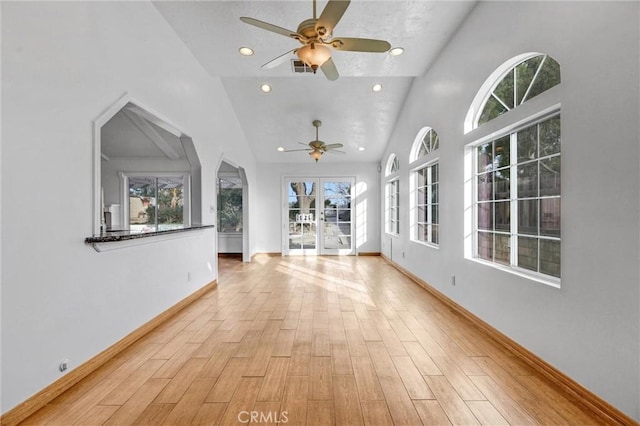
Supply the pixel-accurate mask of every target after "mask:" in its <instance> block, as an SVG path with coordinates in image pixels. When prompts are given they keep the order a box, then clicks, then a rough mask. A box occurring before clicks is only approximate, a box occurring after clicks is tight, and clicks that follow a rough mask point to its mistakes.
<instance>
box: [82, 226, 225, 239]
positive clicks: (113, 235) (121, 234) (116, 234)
mask: <svg viewBox="0 0 640 426" xmlns="http://www.w3.org/2000/svg"><path fill="white" fill-rule="evenodd" d="M214 227H215V225H192V226H188V227H185V228H178V229H168V230H165V231H148V232H136V233H132V232H131V231H127V230H116V231H105V232H103V233H101V234H99V235H94V236H92V237H87V238H85V239H84V242H85V244H95V243H110V242H116V241H127V240H135V239H138V238H148V237H154V236H158V235H167V234H176V233H180V232H189V231H198V230H201V229H210V228H214Z"/></svg>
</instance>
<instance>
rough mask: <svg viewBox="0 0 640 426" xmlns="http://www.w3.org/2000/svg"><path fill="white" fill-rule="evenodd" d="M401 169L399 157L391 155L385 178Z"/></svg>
mask: <svg viewBox="0 0 640 426" xmlns="http://www.w3.org/2000/svg"><path fill="white" fill-rule="evenodd" d="M399 168H400V162H399V161H398V157H397V156H396V155H395V154H391V155H389V159H388V160H387V167H386V168H385V173H384V175H385V176H389V175H391V174H393V173H396V172H397V171H398V169H399Z"/></svg>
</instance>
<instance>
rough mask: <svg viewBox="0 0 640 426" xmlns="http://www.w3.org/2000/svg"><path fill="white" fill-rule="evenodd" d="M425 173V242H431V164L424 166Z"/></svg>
mask: <svg viewBox="0 0 640 426" xmlns="http://www.w3.org/2000/svg"><path fill="white" fill-rule="evenodd" d="M426 174H427V179H426V184H427V188H426V189H427V190H426V191H425V195H426V197H427V198H426V199H425V200H424V201H425V203H424V204H425V208H426V209H427V223H426V225H427V242H432V241H433V238H432V235H431V232H432V228H433V227H432V226H431V224H432V223H433V217H432V216H431V195H432V192H433V187H432V183H433V179H432V177H431V166H429V167H427V168H426Z"/></svg>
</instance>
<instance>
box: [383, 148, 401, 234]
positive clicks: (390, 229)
mask: <svg viewBox="0 0 640 426" xmlns="http://www.w3.org/2000/svg"><path fill="white" fill-rule="evenodd" d="M399 169H400V162H399V160H398V157H397V156H396V155H395V154H390V155H389V159H388V160H387V166H386V167H385V176H386V177H387V184H386V185H385V206H386V209H385V213H386V214H385V216H386V218H385V224H386V226H385V228H386V231H387V233H389V234H394V235H398V234H399V233H400V220H399V218H400V212H399V210H400V181H399V177H398V171H399Z"/></svg>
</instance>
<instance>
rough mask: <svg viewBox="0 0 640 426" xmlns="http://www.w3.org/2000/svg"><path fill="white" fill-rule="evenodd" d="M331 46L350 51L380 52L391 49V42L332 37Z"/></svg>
mask: <svg viewBox="0 0 640 426" xmlns="http://www.w3.org/2000/svg"><path fill="white" fill-rule="evenodd" d="M331 46H332V47H333V48H334V49H336V50H346V51H350V52H375V53H382V52H386V51H388V50H389V49H391V44H389V42H388V41H386V40H375V39H371V38H352V37H343V38H336V39H333V40H331Z"/></svg>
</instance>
